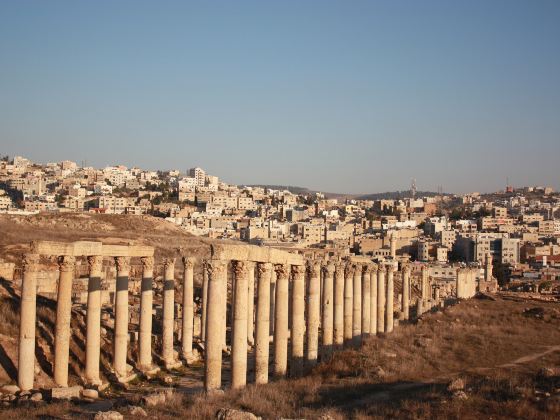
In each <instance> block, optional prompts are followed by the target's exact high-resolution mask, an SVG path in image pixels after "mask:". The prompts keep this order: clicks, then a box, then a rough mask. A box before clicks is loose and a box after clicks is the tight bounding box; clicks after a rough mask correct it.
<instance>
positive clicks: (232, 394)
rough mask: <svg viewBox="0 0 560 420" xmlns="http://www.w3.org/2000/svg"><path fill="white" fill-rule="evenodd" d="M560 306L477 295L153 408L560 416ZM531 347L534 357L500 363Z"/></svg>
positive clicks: (210, 412) (158, 411) (185, 412)
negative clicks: (252, 379) (548, 370)
mask: <svg viewBox="0 0 560 420" xmlns="http://www.w3.org/2000/svg"><path fill="white" fill-rule="evenodd" d="M535 307H542V308H543V311H542V313H543V315H542V316H540V317H536V316H533V315H532V312H529V313H528V316H527V312H525V314H524V311H525V309H526V308H535ZM559 309H560V305H559V304H557V303H534V302H511V301H506V300H502V299H498V300H497V301H496V302H492V301H485V300H471V301H468V302H463V303H461V304H460V305H457V306H455V307H451V308H447V309H446V311H444V312H443V313H440V314H431V315H428V316H426V317H424V319H423V320H422V321H421V322H420V323H418V324H417V325H404V326H400V327H399V328H397V329H396V330H395V332H394V333H393V334H391V335H388V336H385V337H379V338H371V339H369V340H367V341H366V343H365V345H364V346H363V347H362V348H360V349H356V350H354V349H348V350H344V351H342V352H339V353H337V354H336V355H335V356H334V358H333V359H332V360H331V361H330V362H328V363H325V364H322V365H320V366H318V367H317V368H316V369H315V370H314V371H313V372H311V374H310V375H308V376H306V377H303V378H299V379H293V380H289V379H288V380H278V381H274V382H272V383H270V384H268V385H265V386H255V385H249V386H248V387H247V388H246V389H244V390H239V391H237V390H236V391H233V390H229V391H227V392H226V393H225V394H223V395H213V396H206V395H203V394H198V395H175V396H174V397H173V398H172V399H171V400H170V401H169V402H168V403H166V404H165V405H162V406H159V407H155V408H149V409H147V411H148V414H149V416H150V417H153V418H157V419H172V418H192V419H209V418H215V414H216V412H217V411H218V410H219V409H220V408H224V407H227V408H237V409H240V410H246V411H249V412H252V413H254V414H256V415H258V416H262V417H263V418H265V419H269V418H271V419H272V418H279V417H284V418H318V417H320V416H321V415H327V414H328V415H329V416H331V417H332V418H334V419H346V418H355V419H363V418H411V419H412V418H414V419H423V418H430V419H431V418H435V419H440V418H441V419H443V418H445V419H448V418H462V419H463V418H488V417H492V418H512V417H513V418H526V419H533V418H535V419H536V418H558V415H559V414H560V411H559V410H560V408H559V407H560V403H558V401H559V400H560V378H559V377H553V378H545V377H543V376H541V375H540V374H539V371H540V369H541V368H542V367H545V366H560V352H558V351H557V352H550V353H548V354H546V355H543V354H542V353H543V351H544V350H546V349H547V348H548V347H549V346H555V345H558V344H559V343H560V311H559ZM539 312H541V311H536V312H535V313H539ZM528 355H533V359H532V360H528V361H527V362H525V363H519V364H515V365H513V366H508V367H500V365H504V364H510V363H512V362H514V361H516V360H517V359H519V358H520V357H524V356H528ZM458 376H460V377H462V378H464V379H465V381H466V389H465V392H466V395H467V396H468V398H467V399H466V400H460V399H457V398H453V396H452V394H451V393H450V392H449V391H447V385H448V383H449V382H450V381H451V380H452V379H453V378H455V377H458ZM547 393H548V394H547ZM136 402H137V397H135V398H129V399H128V400H127V399H126V398H125V399H123V400H122V401H121V402H120V403H119V404H120V405H119V404H117V406H116V409H118V410H119V411H121V412H122V413H123V414H125V417H126V416H127V413H128V411H127V410H126V405H127V404H132V403H136ZM55 406H56V405H55ZM64 409H65V410H79V407H78V406H68V405H65V406H64ZM45 410H56V409H55V408H51V406H49V407H44V408H39V409H37V411H34V412H29V411H27V412H26V415H28V416H31V415H34V416H51V415H52V414H50V413H47V412H46V411H45ZM14 413H15V412H14Z"/></svg>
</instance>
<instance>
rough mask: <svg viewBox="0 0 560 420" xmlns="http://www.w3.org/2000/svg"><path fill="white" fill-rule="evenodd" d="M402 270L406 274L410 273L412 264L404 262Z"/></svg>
mask: <svg viewBox="0 0 560 420" xmlns="http://www.w3.org/2000/svg"><path fill="white" fill-rule="evenodd" d="M401 271H402V272H403V273H404V274H408V275H410V273H411V271H412V267H411V266H410V264H403V265H402V269H401Z"/></svg>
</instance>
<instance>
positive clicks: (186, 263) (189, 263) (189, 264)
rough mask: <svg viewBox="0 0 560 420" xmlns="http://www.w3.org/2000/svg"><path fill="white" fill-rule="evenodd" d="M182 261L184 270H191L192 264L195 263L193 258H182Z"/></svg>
mask: <svg viewBox="0 0 560 420" xmlns="http://www.w3.org/2000/svg"><path fill="white" fill-rule="evenodd" d="M182 261H183V265H184V266H185V268H193V267H194V263H195V262H196V258H194V257H183V258H182Z"/></svg>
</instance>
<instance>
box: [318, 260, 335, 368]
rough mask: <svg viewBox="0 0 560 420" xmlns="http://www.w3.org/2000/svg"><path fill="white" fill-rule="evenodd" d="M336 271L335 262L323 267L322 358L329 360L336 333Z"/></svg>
mask: <svg viewBox="0 0 560 420" xmlns="http://www.w3.org/2000/svg"><path fill="white" fill-rule="evenodd" d="M334 271H335V266H334V264H333V263H328V264H327V265H326V266H324V267H323V296H322V298H323V305H322V307H323V318H322V319H323V321H322V323H321V325H322V327H321V329H322V347H321V355H322V356H321V359H322V360H327V359H329V358H330V357H331V355H332V352H333V334H334V330H333V328H334V325H333V320H334V290H333V287H334V284H333V282H334V278H333V277H334Z"/></svg>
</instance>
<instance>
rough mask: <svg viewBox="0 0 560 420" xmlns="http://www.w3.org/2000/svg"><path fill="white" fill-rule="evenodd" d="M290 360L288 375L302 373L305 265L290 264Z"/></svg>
mask: <svg viewBox="0 0 560 420" xmlns="http://www.w3.org/2000/svg"><path fill="white" fill-rule="evenodd" d="M292 274H293V280H292V282H293V284H292V340H291V341H292V360H291V363H290V375H291V376H294V377H296V376H300V375H302V374H303V342H304V336H305V315H304V313H305V266H303V265H294V266H292Z"/></svg>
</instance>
